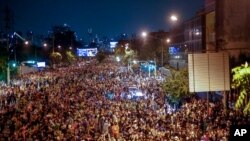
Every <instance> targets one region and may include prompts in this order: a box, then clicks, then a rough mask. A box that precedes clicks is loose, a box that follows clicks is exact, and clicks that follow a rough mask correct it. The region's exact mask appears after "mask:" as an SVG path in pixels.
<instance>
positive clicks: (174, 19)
mask: <svg viewBox="0 0 250 141" xmlns="http://www.w3.org/2000/svg"><path fill="white" fill-rule="evenodd" d="M170 20H171V21H173V22H176V21H178V17H177V16H176V15H171V16H170Z"/></svg>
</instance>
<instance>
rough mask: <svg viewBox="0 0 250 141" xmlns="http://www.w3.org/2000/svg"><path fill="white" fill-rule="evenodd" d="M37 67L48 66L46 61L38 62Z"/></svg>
mask: <svg viewBox="0 0 250 141" xmlns="http://www.w3.org/2000/svg"><path fill="white" fill-rule="evenodd" d="M36 64H37V67H39V68H44V67H45V66H46V64H45V62H37V63H36Z"/></svg>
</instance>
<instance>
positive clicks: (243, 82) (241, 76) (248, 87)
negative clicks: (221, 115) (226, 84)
mask: <svg viewBox="0 0 250 141" xmlns="http://www.w3.org/2000/svg"><path fill="white" fill-rule="evenodd" d="M232 72H233V80H232V88H234V89H239V91H240V95H239V97H238V99H237V101H236V104H235V108H236V109H240V108H243V112H244V113H245V114H249V113H250V100H249V94H250V67H249V66H248V63H247V62H246V64H245V65H242V66H238V67H235V68H233V69H232Z"/></svg>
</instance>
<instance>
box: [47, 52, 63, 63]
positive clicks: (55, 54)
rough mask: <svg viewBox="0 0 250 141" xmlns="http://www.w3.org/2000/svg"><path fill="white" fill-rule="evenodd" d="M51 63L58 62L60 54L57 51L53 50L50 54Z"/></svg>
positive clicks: (60, 58) (60, 57)
mask: <svg viewBox="0 0 250 141" xmlns="http://www.w3.org/2000/svg"><path fill="white" fill-rule="evenodd" d="M50 58H51V61H52V64H58V63H60V62H61V60H62V55H61V54H60V53H59V52H53V53H51V54H50Z"/></svg>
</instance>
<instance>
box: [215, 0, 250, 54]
mask: <svg viewBox="0 0 250 141" xmlns="http://www.w3.org/2000/svg"><path fill="white" fill-rule="evenodd" d="M215 2H216V3H215V20H216V22H215V27H216V46H217V50H218V51H226V52H229V54H230V56H234V57H236V58H238V56H239V54H240V53H245V54H248V55H249V54H250V36H249V33H250V11H249V8H250V1H249V0H238V1H235V0H216V1H215Z"/></svg>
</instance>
